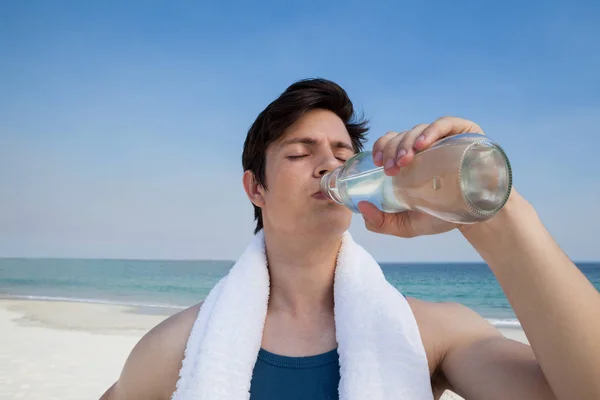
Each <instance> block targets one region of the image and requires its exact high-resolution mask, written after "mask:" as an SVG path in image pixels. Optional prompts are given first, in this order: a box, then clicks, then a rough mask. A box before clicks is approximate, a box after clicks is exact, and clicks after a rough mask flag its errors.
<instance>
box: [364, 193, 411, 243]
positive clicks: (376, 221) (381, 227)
mask: <svg viewBox="0 0 600 400" xmlns="http://www.w3.org/2000/svg"><path fill="white" fill-rule="evenodd" d="M358 209H359V211H360V212H361V214H362V216H363V219H364V220H365V227H366V228H367V229H368V230H369V231H371V232H375V233H382V234H385V235H395V236H400V237H408V236H409V235H408V234H407V232H406V230H405V229H404V226H405V225H406V224H404V223H403V222H402V221H403V220H404V219H405V218H406V213H395V214H392V213H384V212H383V211H381V210H379V209H378V208H377V207H375V205H373V204H371V203H369V202H367V201H361V202H359V203H358Z"/></svg>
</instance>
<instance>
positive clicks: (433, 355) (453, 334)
mask: <svg viewBox="0 0 600 400" xmlns="http://www.w3.org/2000/svg"><path fill="white" fill-rule="evenodd" d="M407 300H408V304H409V305H410V307H411V309H412V311H413V314H414V316H415V319H416V321H417V325H418V326H419V332H420V334H421V340H422V341H423V346H424V347H425V352H426V354H427V361H428V364H429V373H430V376H431V380H432V386H433V390H434V395H435V397H436V398H439V396H441V394H442V393H443V392H444V391H445V390H446V389H452V385H451V384H450V382H449V381H448V379H447V378H446V376H445V374H444V372H443V370H442V365H443V362H444V359H445V358H446V356H447V355H448V353H449V352H450V351H451V350H452V349H453V348H456V347H459V346H461V344H465V345H467V344H469V343H473V342H474V341H476V340H481V339H483V338H492V337H495V338H498V337H503V336H502V334H501V333H500V332H499V331H498V330H497V329H496V328H495V327H494V326H493V325H491V324H490V323H489V322H488V321H487V320H485V319H484V318H482V317H481V316H480V315H479V314H477V313H476V312H475V311H473V310H471V309H470V308H468V307H466V306H464V305H462V304H460V303H452V302H441V303H437V302H429V301H424V300H419V299H416V298H412V297H407Z"/></svg>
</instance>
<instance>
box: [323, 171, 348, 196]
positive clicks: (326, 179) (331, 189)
mask: <svg viewBox="0 0 600 400" xmlns="http://www.w3.org/2000/svg"><path fill="white" fill-rule="evenodd" d="M342 167H343V165H341V166H339V167H337V168H336V169H334V170H333V171H331V172H328V173H326V174H325V175H323V177H322V178H321V192H323V194H325V195H326V196H327V197H329V198H330V199H331V200H333V201H335V202H336V203H338V204H342V205H343V204H344V203H343V202H342V198H341V196H340V192H339V190H338V187H337V181H338V177H339V175H340V172H341V171H342Z"/></svg>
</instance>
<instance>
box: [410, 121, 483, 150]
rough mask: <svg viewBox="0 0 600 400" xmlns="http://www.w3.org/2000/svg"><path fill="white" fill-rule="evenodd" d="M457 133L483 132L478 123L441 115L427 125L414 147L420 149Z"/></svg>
mask: <svg viewBox="0 0 600 400" xmlns="http://www.w3.org/2000/svg"><path fill="white" fill-rule="evenodd" d="M459 133H479V134H482V135H483V134H484V133H483V130H482V129H481V127H480V126H479V125H477V124H476V123H475V122H473V121H469V120H467V119H464V118H459V117H442V118H438V119H437V120H435V121H434V122H433V123H432V124H431V125H429V126H428V127H427V129H425V130H424V131H423V132H422V133H421V136H419V138H417V140H416V142H415V145H414V147H415V149H416V150H418V151H420V150H423V149H425V148H427V146H429V145H430V144H431V143H433V142H435V141H436V140H439V139H441V138H443V137H446V136H452V135H458V134H459Z"/></svg>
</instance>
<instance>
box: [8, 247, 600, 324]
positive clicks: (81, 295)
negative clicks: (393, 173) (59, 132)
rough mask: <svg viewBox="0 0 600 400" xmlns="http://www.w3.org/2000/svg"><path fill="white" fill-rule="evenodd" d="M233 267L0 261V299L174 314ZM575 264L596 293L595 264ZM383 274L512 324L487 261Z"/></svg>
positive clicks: (599, 269) (388, 268) (598, 267)
mask: <svg viewBox="0 0 600 400" xmlns="http://www.w3.org/2000/svg"><path fill="white" fill-rule="evenodd" d="M232 265H233V262H232V261H168V260H165V261H144V260H77V259H0V296H1V297H17V298H32V299H49V300H69V301H79V302H97V303H109V304H113V303H114V304H126V305H136V306H142V307H150V308H157V309H169V310H171V311H176V310H178V309H182V308H186V307H189V306H190V305H193V304H196V303H197V302H199V301H201V300H203V299H204V298H205V297H206V295H207V294H208V292H209V291H210V289H211V288H212V287H213V286H214V285H215V284H216V283H217V281H218V280H219V279H220V278H221V277H223V276H224V275H225V274H227V272H228V271H229V269H230V268H231V266H232ZM578 267H579V268H580V269H581V271H582V272H583V273H584V274H585V275H586V276H587V278H588V279H589V280H590V281H591V282H592V283H593V284H594V285H595V287H596V288H597V289H598V290H600V262H598V263H580V264H578ZM382 270H383V273H384V275H385V277H386V278H387V280H388V281H389V282H390V283H391V284H392V285H393V286H395V287H396V288H398V289H399V290H400V291H401V292H402V293H404V294H406V295H407V296H413V297H417V298H421V299H423V300H429V301H452V302H459V303H462V304H464V305H466V306H468V307H471V308H472V309H474V310H475V311H477V312H478V313H479V314H481V315H482V316H484V317H485V318H487V319H488V320H490V321H492V322H493V323H494V324H496V325H498V326H518V321H517V319H516V317H515V315H514V312H513V310H512V308H511V307H510V305H509V304H508V301H507V300H506V297H505V296H504V293H503V292H502V290H501V288H500V286H499V285H498V283H497V281H496V279H495V277H494V275H493V274H492V272H491V271H490V269H489V268H488V267H487V265H486V264H479V263H474V264H461V263H453V264H429V263H405V264H394V263H384V264H382Z"/></svg>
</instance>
